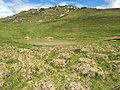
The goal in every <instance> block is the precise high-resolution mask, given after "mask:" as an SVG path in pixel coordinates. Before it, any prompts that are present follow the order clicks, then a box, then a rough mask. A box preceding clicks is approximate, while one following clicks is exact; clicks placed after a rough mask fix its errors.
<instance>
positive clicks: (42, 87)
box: [34, 77, 56, 90]
mask: <svg viewBox="0 0 120 90" xmlns="http://www.w3.org/2000/svg"><path fill="white" fill-rule="evenodd" d="M34 90H56V86H55V83H54V82H53V81H52V79H51V78H49V77H44V78H43V79H42V80H40V81H39V82H36V85H35V89H34Z"/></svg>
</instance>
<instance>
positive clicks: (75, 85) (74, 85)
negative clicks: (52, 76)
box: [68, 81, 90, 90]
mask: <svg viewBox="0 0 120 90" xmlns="http://www.w3.org/2000/svg"><path fill="white" fill-rule="evenodd" d="M68 90H90V88H89V87H88V86H87V85H86V84H85V83H83V82H80V81H79V82H70V84H69V89H68Z"/></svg>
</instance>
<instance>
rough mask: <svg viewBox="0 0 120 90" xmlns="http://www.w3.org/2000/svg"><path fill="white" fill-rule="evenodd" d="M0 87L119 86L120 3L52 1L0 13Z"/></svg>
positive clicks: (66, 89) (75, 89)
mask: <svg viewBox="0 0 120 90" xmlns="http://www.w3.org/2000/svg"><path fill="white" fill-rule="evenodd" d="M0 90H120V9H119V8H114V9H95V8H77V7H74V6H56V7H51V8H47V9H44V8H41V9H30V10H28V11H22V12H20V13H18V14H16V15H13V16H9V17H6V18H3V19H0Z"/></svg>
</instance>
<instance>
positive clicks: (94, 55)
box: [87, 52, 108, 60]
mask: <svg viewBox="0 0 120 90" xmlns="http://www.w3.org/2000/svg"><path fill="white" fill-rule="evenodd" d="M87 57H89V58H92V59H101V60H108V55H106V54H102V53H94V52H89V53H87Z"/></svg>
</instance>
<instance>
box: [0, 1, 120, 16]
mask: <svg viewBox="0 0 120 90" xmlns="http://www.w3.org/2000/svg"><path fill="white" fill-rule="evenodd" d="M56 5H74V6H77V7H84V6H85V7H91V8H120V0H0V18H4V17H6V16H11V15H14V14H16V13H19V12H20V11H23V10H28V9H30V8H48V7H52V6H56Z"/></svg>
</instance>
